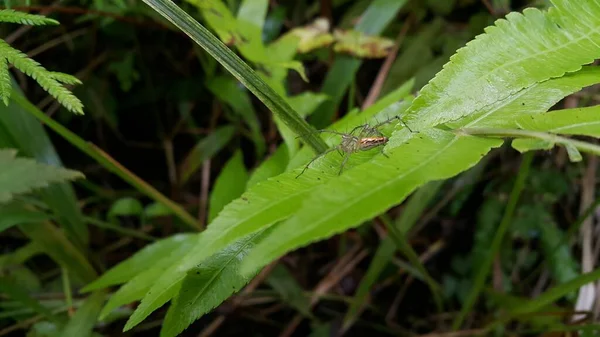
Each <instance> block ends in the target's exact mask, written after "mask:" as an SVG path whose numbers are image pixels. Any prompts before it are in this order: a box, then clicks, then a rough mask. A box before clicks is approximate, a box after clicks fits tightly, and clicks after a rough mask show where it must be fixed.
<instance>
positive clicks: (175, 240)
mask: <svg viewBox="0 0 600 337" xmlns="http://www.w3.org/2000/svg"><path fill="white" fill-rule="evenodd" d="M194 240H196V235H195V234H177V235H174V236H172V237H170V238H167V239H162V240H160V241H157V242H154V243H152V244H149V245H147V246H146V247H144V248H142V249H141V250H139V251H137V252H136V253H135V254H133V256H131V257H129V258H128V259H126V260H124V261H122V262H121V263H119V264H118V265H116V266H114V267H112V268H111V269H110V270H108V271H106V272H105V273H104V274H102V276H100V277H99V278H98V279H96V280H95V281H94V282H92V283H90V284H88V285H87V286H85V288H83V289H82V291H83V292H89V291H92V290H97V289H102V288H106V287H110V286H113V285H117V284H122V283H125V282H127V281H129V280H131V279H133V278H134V277H135V276H137V275H139V274H140V273H142V272H144V271H146V270H148V269H150V268H151V267H153V266H154V265H156V263H157V262H158V261H160V260H161V259H163V258H164V257H165V256H169V255H170V254H171V253H172V252H174V251H177V248H178V247H179V246H181V245H188V244H189V243H191V242H192V241H194Z"/></svg>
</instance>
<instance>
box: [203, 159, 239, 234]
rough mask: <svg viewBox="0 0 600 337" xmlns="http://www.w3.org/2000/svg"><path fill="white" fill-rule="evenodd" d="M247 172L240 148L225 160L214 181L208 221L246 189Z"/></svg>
mask: <svg viewBox="0 0 600 337" xmlns="http://www.w3.org/2000/svg"><path fill="white" fill-rule="evenodd" d="M247 181H248V172H247V171H246V167H245V166H244V158H243V156H242V152H241V151H240V150H238V151H236V152H235V154H234V155H233V157H231V159H229V161H227V163H226V164H225V166H224V167H223V169H222V170H221V173H220V174H219V176H218V177H217V180H216V181H215V184H214V187H213V190H212V192H211V194H210V202H209V207H208V223H210V222H212V220H214V218H215V217H216V216H217V214H218V213H219V212H221V210H222V209H223V207H225V205H227V204H228V203H230V202H231V201H233V200H235V199H237V198H238V197H239V196H240V195H242V193H244V190H245V189H246V182H247Z"/></svg>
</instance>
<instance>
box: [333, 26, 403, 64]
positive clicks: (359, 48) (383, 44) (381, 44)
mask: <svg viewBox="0 0 600 337" xmlns="http://www.w3.org/2000/svg"><path fill="white" fill-rule="evenodd" d="M334 36H335V40H336V42H335V45H334V46H333V50H335V51H336V52H338V53H346V54H350V55H353V56H356V57H360V58H383V57H386V56H387V54H388V53H389V51H390V49H391V48H392V47H393V46H394V41H393V40H390V39H386V38H383V37H378V36H369V35H365V34H363V33H362V32H359V31H355V30H346V31H345V30H341V29H336V30H335V32H334Z"/></svg>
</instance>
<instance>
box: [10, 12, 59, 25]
mask: <svg viewBox="0 0 600 337" xmlns="http://www.w3.org/2000/svg"><path fill="white" fill-rule="evenodd" d="M0 22H7V23H20V24H22V25H29V26H44V25H58V24H59V23H58V21H56V20H54V19H50V18H47V17H45V16H43V15H36V14H29V13H23V12H17V11H14V10H12V9H2V10H0Z"/></svg>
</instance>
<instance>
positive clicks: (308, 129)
mask: <svg viewBox="0 0 600 337" xmlns="http://www.w3.org/2000/svg"><path fill="white" fill-rule="evenodd" d="M144 2H145V3H146V4H147V5H149V6H150V7H152V8H153V9H154V10H155V11H156V12H157V13H159V14H160V15H162V16H163V17H164V18H166V19H167V20H169V21H170V22H171V23H173V24H174V25H175V26H176V27H177V28H179V29H180V30H181V31H182V32H184V33H185V34H186V35H187V36H189V37H190V38H191V39H192V40H193V41H194V42H196V43H197V44H198V45H199V46H200V47H202V49H204V50H206V52H208V53H209V54H210V55H211V56H212V57H214V58H215V59H216V60H217V61H218V62H219V63H221V65H223V67H225V69H227V70H228V71H229V72H230V73H231V74H232V75H233V76H235V78H237V79H238V80H239V81H240V82H241V83H242V84H244V86H246V88H248V90H250V91H251V92H252V93H253V94H254V95H256V97H258V99H260V100H261V101H262V102H263V103H264V104H265V105H266V106H267V107H268V108H269V109H270V110H271V112H273V113H274V114H275V115H276V116H277V117H279V118H281V120H282V121H283V122H284V123H285V124H286V125H287V126H288V127H289V128H290V129H291V130H293V131H294V132H295V133H296V134H297V135H298V136H300V137H302V138H303V139H304V141H305V142H306V144H307V145H308V146H310V147H312V148H313V149H314V150H315V151H316V152H317V153H322V152H325V150H327V148H328V147H327V145H326V144H325V142H323V140H322V139H321V138H319V137H318V136H317V134H316V133H315V131H316V130H315V129H314V128H313V127H312V126H310V125H309V124H308V123H306V122H305V121H304V120H303V119H302V118H300V116H299V115H298V113H297V112H296V111H294V109H292V107H290V105H289V104H288V103H287V102H286V101H285V100H284V99H283V98H282V97H281V96H279V95H278V94H277V93H276V92H275V91H274V90H273V89H272V88H271V87H270V86H269V85H268V84H267V83H265V81H263V80H262V79H261V78H260V77H258V75H257V74H256V73H255V72H254V70H252V68H250V66H248V65H247V64H246V63H245V62H244V61H242V60H241V59H240V58H239V57H238V56H237V55H236V54H235V53H233V52H232V51H231V50H229V48H228V47H227V46H226V45H224V44H223V42H221V40H219V39H218V38H216V37H215V36H214V35H213V34H211V33H210V32H209V31H208V29H206V28H204V26H202V25H201V24H200V23H198V21H196V20H195V19H194V18H192V17H191V16H190V15H189V14H187V13H186V12H185V11H184V10H183V9H181V8H179V6H177V5H176V4H175V3H173V2H172V1H171V0H144Z"/></svg>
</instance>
